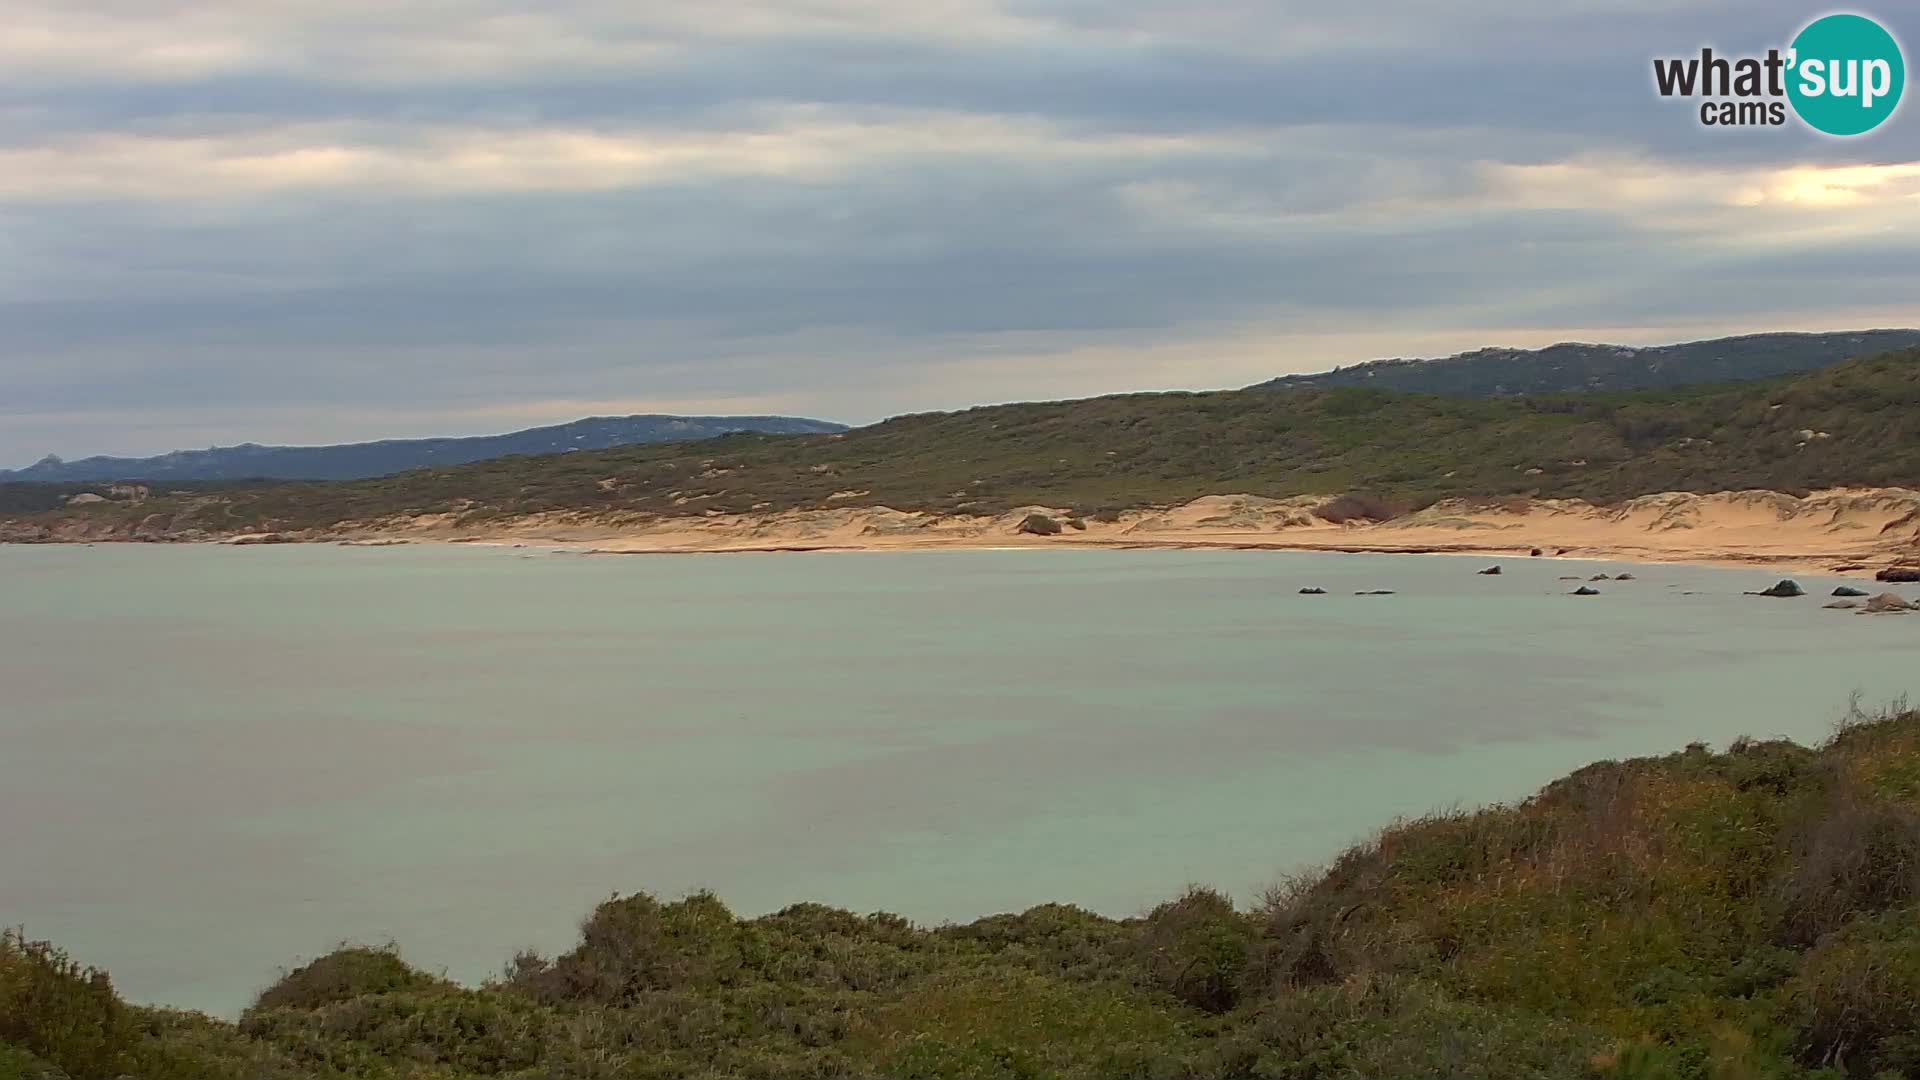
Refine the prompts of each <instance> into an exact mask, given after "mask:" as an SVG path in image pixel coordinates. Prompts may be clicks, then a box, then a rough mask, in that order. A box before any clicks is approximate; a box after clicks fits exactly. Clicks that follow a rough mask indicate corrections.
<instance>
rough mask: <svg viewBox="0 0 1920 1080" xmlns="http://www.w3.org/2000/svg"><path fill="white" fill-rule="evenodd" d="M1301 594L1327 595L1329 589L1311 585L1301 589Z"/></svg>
mask: <svg viewBox="0 0 1920 1080" xmlns="http://www.w3.org/2000/svg"><path fill="white" fill-rule="evenodd" d="M1300 595H1301V596H1325V595H1327V590H1325V589H1322V588H1319V587H1317V586H1309V587H1307V588H1305V589H1301V590H1300Z"/></svg>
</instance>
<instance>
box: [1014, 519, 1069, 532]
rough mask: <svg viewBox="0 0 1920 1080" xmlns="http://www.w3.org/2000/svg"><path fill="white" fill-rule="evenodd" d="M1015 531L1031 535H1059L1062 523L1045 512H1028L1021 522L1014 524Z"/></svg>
mask: <svg viewBox="0 0 1920 1080" xmlns="http://www.w3.org/2000/svg"><path fill="white" fill-rule="evenodd" d="M1013 531H1014V532H1019V533H1026V534H1028V535H1030V536H1058V535H1060V523H1059V522H1057V521H1055V520H1053V519H1052V518H1050V517H1048V516H1047V515H1045V514H1028V515H1027V516H1026V517H1024V518H1021V519H1020V524H1018V525H1016V526H1014V529H1013Z"/></svg>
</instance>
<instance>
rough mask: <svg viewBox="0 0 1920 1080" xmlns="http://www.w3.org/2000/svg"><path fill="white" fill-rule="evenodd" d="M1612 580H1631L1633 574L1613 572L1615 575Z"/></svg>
mask: <svg viewBox="0 0 1920 1080" xmlns="http://www.w3.org/2000/svg"><path fill="white" fill-rule="evenodd" d="M1613 580H1615V581H1632V580H1634V577H1633V575H1632V574H1615V575H1613Z"/></svg>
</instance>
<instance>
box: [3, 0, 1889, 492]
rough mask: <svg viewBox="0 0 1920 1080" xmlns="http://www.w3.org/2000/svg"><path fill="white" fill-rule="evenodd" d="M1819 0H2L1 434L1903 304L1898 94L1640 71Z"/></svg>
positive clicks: (1465, 343) (626, 394)
mask: <svg viewBox="0 0 1920 1080" xmlns="http://www.w3.org/2000/svg"><path fill="white" fill-rule="evenodd" d="M1824 10H1825V8H1814V7H1810V6H1809V5H1807V4H1805V3H1788V2H1783V0H1564V2H1559V3H1552V4H1547V3H1541V2H1539V0H1456V2H1451V3H1438V2H1433V0H1359V2H1351V0H1349V2H1343V3H1330V2H1314V3H1305V2H1283V0H1265V2H1262V0H915V2H912V3H903V2H901V0H700V2H697V3H696V2H691V0H681V2H673V3H669V2H665V0H545V2H543V3H539V4H530V3H525V2H519V3H507V2H496V0H413V2H411V3H406V4H395V3H392V2H390V0H0V28H4V30H3V31H0V467H4V466H9V465H24V464H26V463H27V462H29V461H31V460H32V459H34V458H36V457H38V456H39V455H41V454H43V453H48V452H55V453H59V454H62V455H64V456H68V457H72V456H78V455H82V454H86V453H98V452H111V453H153V452H158V451H163V450H167V449H173V448H176V447H196V446H206V445H210V444H213V443H231V442H237V441H243V440H249V439H251V440H255V441H263V442H330V441H340V440H347V439H359V438H373V437H382V436H401V435H423V434H468V433H479V432H488V431H502V430H509V429H513V428H517V427H524V426H528V425H531V424H536V423H545V422H552V421H558V420H566V419H572V418H574V417H578V416H581V415H587V414H595V413H628V412H643V411H644V412H785V413H795V414H803V415H811V416H819V417H823V418H828V419H836V420H843V421H847V422H854V423H859V422H866V421H870V420H873V419H877V418H879V417H882V416H885V415H889V414H892V413H897V412H902V411H917V410H924V409H935V408H953V407H958V406H964V405H968V404H974V403H979V402H989V401H1006V400H1014V399H1023V398H1036V397H1063V396H1077V395H1085V394H1094V393H1102V392H1108V391H1116V390H1135V389H1158V388H1173V387H1219V386H1235V385H1242V384H1245V383H1248V382H1252V381H1255V380H1257V379H1261V378H1265V377H1268V376H1271V375H1274V374H1277V373H1282V372H1289V371H1305V370H1315V369H1319V368H1324V367H1327V366H1330V365H1332V364H1336V363H1350V362H1353V361H1356V360H1361V359H1366V358H1369V357H1374V356H1389V355H1432V354H1443V353H1447V352H1453V351H1457V350H1460V349H1465V348H1471V347H1476V346H1480V345H1488V344H1509V345H1538V344H1545V343H1547V342H1550V341H1553V340H1560V339H1566V338H1576V339H1583V340H1596V339H1599V340H1620V341H1627V342H1635V343H1653V342H1661V341H1671V340H1679V339H1685V338H1688V337H1701V336H1709V335H1713V334H1718V333H1723V332H1738V331H1746V330H1760V329H1777V328H1796V329H1827V328H1844V327H1856V326H1871V325H1914V324H1916V323H1920V301H1916V299H1915V298H1916V297H1920V257H1916V255H1915V252H1916V250H1920V243H1916V238H1920V120H1916V116H1917V115H1920V114H1916V112H1915V109H1914V107H1913V105H1912V104H1911V103H1908V105H1907V106H1906V107H1905V108H1903V109H1902V111H1901V113H1900V114H1899V115H1897V116H1896V117H1895V118H1894V120H1893V121H1891V122H1890V123H1889V124H1888V125H1887V126H1885V127H1883V128H1882V129H1881V130H1880V131H1879V132H1876V133H1875V134H1873V135H1871V136H1868V137H1866V138H1864V139H1856V140H1851V141H1838V140H1830V139H1824V138H1820V137H1817V136H1813V135H1811V134H1808V133H1805V132H1803V131H1799V130H1781V129H1759V130H1748V131H1718V132H1715V131H1707V130H1704V129H1702V128H1701V127H1700V126H1699V124H1698V122H1697V119H1696V118H1695V115H1694V111H1693V109H1692V108H1691V107H1690V106H1688V105H1687V104H1685V103H1681V102H1676V101H1661V100H1659V99H1658V98H1656V97H1655V95H1654V94H1653V91H1652V85H1651V84H1652V80H1651V74H1650V72H1651V66H1650V63H1649V61H1650V59H1651V58H1652V57H1653V56H1656V55H1662V56H1676V55H1685V54H1687V53H1689V52H1697V50H1698V49H1699V47H1700V46H1701V45H1703V44H1713V45H1715V46H1716V47H1718V48H1720V49H1723V50H1751V51H1761V50H1764V49H1765V48H1766V47H1767V46H1769V45H1784V44H1785V42H1786V40H1787V39H1788V38H1790V37H1791V35H1792V33H1793V31H1794V30H1796V29H1797V28H1798V27H1799V26H1800V25H1802V24H1803V23H1804V22H1806V21H1807V19H1808V18H1810V17H1811V16H1813V15H1815V14H1818V13H1820V12H1821V11H1824ZM1860 10H1863V11H1866V12H1868V13H1871V14H1878V15H1880V16H1881V17H1882V20H1883V21H1884V22H1886V23H1888V25H1890V26H1891V27H1892V29H1893V30H1894V31H1895V33H1896V34H1897V35H1900V36H1901V37H1902V38H1903V40H1905V41H1907V42H1908V43H1909V44H1908V51H1909V59H1910V61H1911V59H1912V44H1911V43H1912V42H1913V41H1914V40H1915V39H1916V37H1917V36H1920V25H1914V26H1903V25H1902V24H1901V22H1900V17H1899V15H1898V12H1899V11H1901V10H1910V9H1908V8H1907V5H1906V2H1905V0H1902V2H1901V3H1898V4H1896V3H1894V2H1893V0H1883V2H1882V4H1881V10H1878V11H1876V10H1875V9H1873V8H1862V9H1860ZM1909 21H1912V20H1909Z"/></svg>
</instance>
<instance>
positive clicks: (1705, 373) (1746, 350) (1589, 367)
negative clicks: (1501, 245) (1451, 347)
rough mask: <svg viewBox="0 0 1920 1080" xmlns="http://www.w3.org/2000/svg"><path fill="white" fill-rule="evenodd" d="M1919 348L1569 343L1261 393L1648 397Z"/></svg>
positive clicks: (1873, 336)
mask: <svg viewBox="0 0 1920 1080" xmlns="http://www.w3.org/2000/svg"><path fill="white" fill-rule="evenodd" d="M1916 345H1920V330H1859V331H1845V332H1840V333H1830V334H1745V335H1742V336H1740V337H1726V338H1714V339H1712V340H1710V341H1688V342H1683V343H1681V344H1679V345H1655V346H1651V347H1645V348H1635V347H1631V346H1626V345H1592V344H1587V343H1585V342H1562V343H1560V344H1558V345H1549V346H1547V347H1546V348H1544V349H1477V350H1475V351H1473V352H1468V353H1461V354H1459V355H1458V356H1446V357H1439V358H1435V359H1430V360H1374V361H1370V362H1368V363H1365V364H1355V365H1353V366H1352V367H1345V368H1335V369H1334V370H1332V371H1320V372H1315V373H1313V374H1310V375H1284V376H1282V377H1280V378H1278V379H1272V380H1269V381H1267V382H1264V383H1262V384H1260V385H1261V386H1264V387H1268V388H1274V389H1289V390H1290V389H1299V388H1303V387H1319V388H1326V387H1330V386H1371V387H1376V388H1378V389H1381V390H1409V391H1412V392H1414V393H1420V394H1455V395H1461V396H1466V397H1488V396H1493V395H1499V394H1557V393H1567V392H1572V391H1589V390H1601V391H1605V390H1639V389H1647V388H1653V387H1677V386H1687V385H1690V384H1693V383H1703V382H1725V381H1727V380H1731V379H1764V378H1771V377H1773V376H1775V375H1788V374H1792V373H1793V372H1798V371H1812V370H1815V369H1818V368H1823V367H1827V366H1829V365H1831V364H1837V363H1839V362H1841V361H1842V360H1850V359H1852V358H1854V357H1856V356H1864V355H1866V354H1868V353H1876V352H1884V351H1887V350H1890V349H1910V348H1913V347H1914V346H1916Z"/></svg>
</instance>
